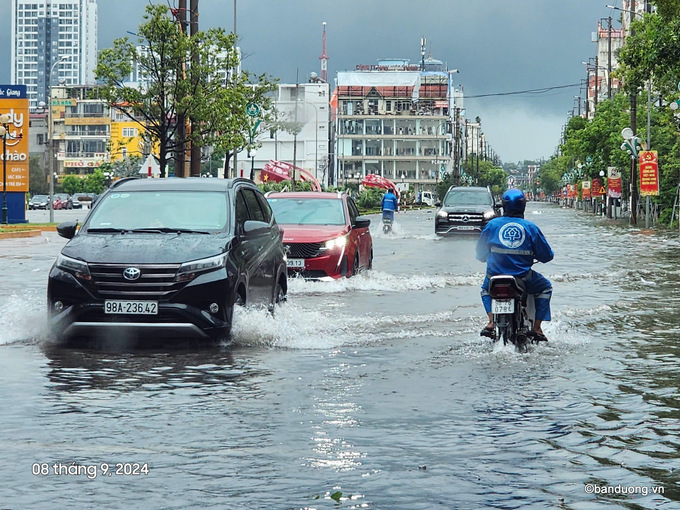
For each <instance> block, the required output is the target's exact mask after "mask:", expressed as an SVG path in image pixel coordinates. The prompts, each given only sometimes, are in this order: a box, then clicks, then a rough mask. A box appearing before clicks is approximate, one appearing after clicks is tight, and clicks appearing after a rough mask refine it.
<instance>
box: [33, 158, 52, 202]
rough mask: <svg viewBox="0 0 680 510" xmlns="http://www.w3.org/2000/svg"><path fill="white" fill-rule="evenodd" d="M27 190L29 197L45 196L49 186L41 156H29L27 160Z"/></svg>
mask: <svg viewBox="0 0 680 510" xmlns="http://www.w3.org/2000/svg"><path fill="white" fill-rule="evenodd" d="M28 189H29V191H30V193H31V195H47V194H48V193H49V190H50V186H49V184H48V182H47V172H46V171H45V167H44V165H43V158H42V156H31V157H30V158H29V160H28Z"/></svg>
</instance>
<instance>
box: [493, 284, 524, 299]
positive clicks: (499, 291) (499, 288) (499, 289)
mask: <svg viewBox="0 0 680 510" xmlns="http://www.w3.org/2000/svg"><path fill="white" fill-rule="evenodd" d="M489 294H491V297H492V298H495V299H507V298H514V297H516V296H517V293H516V292H515V289H514V288H513V287H512V285H506V284H500V285H494V287H493V288H492V289H491V291H490V292H489Z"/></svg>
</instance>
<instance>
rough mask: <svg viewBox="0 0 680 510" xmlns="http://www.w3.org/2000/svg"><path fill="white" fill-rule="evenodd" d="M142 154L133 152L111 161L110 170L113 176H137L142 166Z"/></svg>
mask: <svg viewBox="0 0 680 510" xmlns="http://www.w3.org/2000/svg"><path fill="white" fill-rule="evenodd" d="M142 160H143V158H142V156H140V155H139V154H133V155H131V156H126V157H124V158H122V159H118V160H116V161H114V162H113V163H111V170H110V171H111V172H112V173H113V175H114V176H115V177H139V170H140V168H141V166H142Z"/></svg>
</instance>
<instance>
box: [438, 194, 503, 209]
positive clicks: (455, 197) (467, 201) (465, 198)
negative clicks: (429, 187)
mask: <svg viewBox="0 0 680 510" xmlns="http://www.w3.org/2000/svg"><path fill="white" fill-rule="evenodd" d="M444 205H445V206H452V205H489V206H491V205H493V201H492V200H491V195H490V194H489V192H488V191H453V192H451V193H449V194H448V195H446V197H445V198H444Z"/></svg>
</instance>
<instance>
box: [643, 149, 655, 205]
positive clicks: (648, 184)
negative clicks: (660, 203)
mask: <svg viewBox="0 0 680 510" xmlns="http://www.w3.org/2000/svg"><path fill="white" fill-rule="evenodd" d="M658 194H659V158H658V156H657V152H656V151H642V152H640V195H641V196H643V197H644V196H650V195H658Z"/></svg>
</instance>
